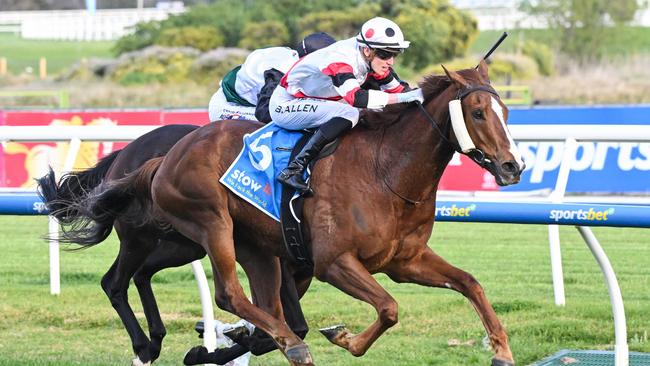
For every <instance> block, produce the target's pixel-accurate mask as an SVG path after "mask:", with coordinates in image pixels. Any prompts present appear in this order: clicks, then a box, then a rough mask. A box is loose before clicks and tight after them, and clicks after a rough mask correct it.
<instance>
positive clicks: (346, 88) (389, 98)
mask: <svg viewBox="0 0 650 366" xmlns="http://www.w3.org/2000/svg"><path fill="white" fill-rule="evenodd" d="M322 71H323V73H324V74H325V75H328V76H329V77H330V78H331V79H332V84H333V85H334V89H335V90H336V92H337V93H338V94H339V95H340V96H341V97H343V99H344V100H345V101H346V102H348V104H350V105H351V106H353V107H357V108H371V109H378V108H383V107H385V106H386V105H388V104H395V103H404V102H411V101H415V100H419V101H422V93H421V91H420V90H419V89H417V90H415V91H410V92H407V93H400V92H401V91H402V90H403V89H404V88H403V87H402V85H401V84H400V83H399V81H397V80H396V79H395V78H394V77H393V76H392V75H391V73H390V72H388V73H387V75H386V76H382V78H380V80H387V81H388V82H387V83H385V84H384V86H383V87H382V89H384V90H385V91H383V90H372V89H371V90H366V89H363V88H361V85H360V84H359V82H358V81H357V79H356V78H355V76H354V72H353V69H352V67H351V66H350V65H347V64H342V63H339V64H331V65H329V66H328V67H327V68H325V69H324V70H322Z"/></svg>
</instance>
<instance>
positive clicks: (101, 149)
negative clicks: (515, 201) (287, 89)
mask: <svg viewBox="0 0 650 366" xmlns="http://www.w3.org/2000/svg"><path fill="white" fill-rule="evenodd" d="M208 122H209V118H208V113H207V111H206V110H201V109H189V110H133V111H128V110H127V111H124V110H121V111H114V110H105V111H101V110H93V111H65V112H48V111H2V110H0V126H1V125H4V126H86V125H88V126H109V125H119V126H128V125H161V126H162V125H169V124H194V125H203V124H206V123H208ZM124 146H126V143H125V142H93V141H90V142H83V143H82V144H81V149H80V151H79V154H78V155H77V159H76V161H75V162H74V165H73V169H75V170H78V169H86V168H89V167H92V166H94V165H95V164H97V162H98V161H99V159H101V158H102V157H104V156H106V155H108V154H110V153H111V152H112V151H115V150H119V149H122V148H124ZM67 151H68V143H67V142H57V143H46V142H38V143H23V142H8V143H6V144H3V146H2V147H0V187H14V188H33V187H35V182H34V179H35V178H38V177H41V176H43V175H44V174H46V173H47V171H48V169H49V167H50V166H51V167H52V168H54V170H55V171H56V172H57V173H59V172H60V171H61V169H62V167H63V162H64V160H65V158H66V154H67ZM57 175H58V174H57ZM439 188H440V189H444V190H460V191H485V190H489V191H493V190H497V189H498V187H497V185H496V183H495V181H494V178H493V177H492V175H490V173H487V172H486V171H484V170H483V169H481V168H480V167H479V166H477V165H476V164H475V163H474V162H472V161H471V160H470V159H468V158H467V157H465V156H462V157H459V156H458V155H455V156H454V158H453V159H452V161H451V163H450V164H449V166H448V167H447V169H446V170H445V174H444V175H443V177H442V180H441V181H440V186H439Z"/></svg>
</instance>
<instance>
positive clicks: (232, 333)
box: [223, 325, 251, 344]
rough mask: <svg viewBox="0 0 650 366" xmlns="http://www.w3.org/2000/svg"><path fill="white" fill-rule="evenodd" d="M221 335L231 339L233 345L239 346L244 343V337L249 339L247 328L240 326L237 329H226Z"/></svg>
mask: <svg viewBox="0 0 650 366" xmlns="http://www.w3.org/2000/svg"><path fill="white" fill-rule="evenodd" d="M223 335H225V336H226V337H228V338H230V339H232V340H233V341H234V342H235V343H238V344H240V343H242V342H243V341H244V338H245V337H250V335H251V334H250V332H249V331H248V328H246V327H245V326H243V325H241V326H239V327H235V328H232V329H228V330H227V331H225V332H223Z"/></svg>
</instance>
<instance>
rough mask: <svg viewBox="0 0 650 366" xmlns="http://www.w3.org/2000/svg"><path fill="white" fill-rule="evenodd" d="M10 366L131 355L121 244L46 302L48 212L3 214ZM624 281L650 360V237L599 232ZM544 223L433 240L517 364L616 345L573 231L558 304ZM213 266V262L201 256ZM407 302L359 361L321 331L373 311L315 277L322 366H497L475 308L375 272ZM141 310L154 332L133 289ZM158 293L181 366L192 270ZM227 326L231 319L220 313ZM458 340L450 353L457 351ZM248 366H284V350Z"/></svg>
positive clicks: (170, 351)
mask: <svg viewBox="0 0 650 366" xmlns="http://www.w3.org/2000/svg"><path fill="white" fill-rule="evenodd" d="M0 228H1V229H0V253H2V260H0V314H1V315H0V365H15V364H21V365H80V364H83V365H114V364H127V363H128V362H129V360H130V359H131V358H132V357H133V356H132V352H131V350H130V341H129V339H128V336H127V334H126V332H125V330H124V329H123V327H122V324H121V322H120V320H119V318H118V317H117V315H116V313H115V312H114V310H113V309H112V307H111V305H110V303H109V301H108V299H107V298H106V297H105V295H104V294H103V292H102V290H101V288H100V286H99V281H100V278H101V276H102V275H103V273H104V272H105V271H106V270H107V269H108V267H109V266H110V264H111V263H112V261H113V259H114V256H115V255H116V253H117V249H118V246H117V241H116V238H115V236H111V237H110V239H109V240H107V241H106V242H105V243H102V244H101V245H99V246H97V247H94V248H90V249H88V250H84V251H80V252H72V253H71V252H62V254H61V273H62V276H61V277H62V278H61V282H62V290H61V295H60V296H50V295H49V285H48V281H49V280H48V264H49V262H48V246H47V244H46V243H45V242H43V241H42V240H41V239H40V236H42V235H44V234H45V231H46V229H47V221H46V219H45V218H44V217H9V216H4V217H0ZM594 232H595V234H596V236H597V237H598V238H599V240H600V242H601V244H602V245H603V247H604V249H605V251H606V252H607V253H608V255H609V256H610V260H611V261H612V264H613V266H614V269H615V271H616V273H617V276H618V279H619V283H620V286H621V289H622V293H623V298H624V301H625V308H626V315H627V323H628V338H629V342H630V349H631V350H632V351H640V352H650V342H648V332H649V331H650V319H649V318H648V317H647V313H648V306H649V304H650V301H649V300H650V294H649V293H648V291H647V289H648V288H649V287H650V286H649V285H650V266H649V265H648V264H649V262H648V261H649V259H648V258H650V246H648V244H649V243H650V240H649V239H650V231H648V230H643V229H617V228H596V229H594ZM546 233H547V230H546V227H545V226H540V225H527V226H521V225H506V224H499V225H496V224H460V223H438V224H436V227H435V229H434V234H433V237H432V239H431V245H432V246H433V247H434V248H435V249H436V250H437V252H438V253H439V254H441V255H442V256H443V257H445V258H446V259H447V260H449V261H450V262H451V263H453V264H455V265H457V266H459V267H461V268H463V269H465V270H467V271H469V272H470V273H472V274H473V275H474V276H475V277H476V278H477V279H478V280H479V281H480V282H481V283H482V284H483V286H484V288H485V291H486V293H487V296H488V298H489V299H490V300H491V301H492V304H493V305H494V308H495V310H496V312H497V314H499V317H500V319H501V321H502V322H503V324H504V326H505V327H506V328H507V329H508V331H509V335H510V342H511V348H512V351H513V353H514V355H515V359H516V360H517V362H518V364H520V365H525V364H530V363H532V362H534V361H535V360H539V359H541V358H543V357H545V356H548V355H550V354H553V353H555V352H556V351H557V350H559V349H611V348H612V344H613V340H614V329H613V322H612V315H611V307H610V304H609V299H608V294H607V288H606V286H605V284H604V282H603V277H602V275H601V273H600V270H599V269H598V266H597V264H596V263H595V261H594V259H593V258H592V256H591V254H590V252H589V250H588V249H587V247H586V245H585V244H584V243H583V242H582V240H581V238H580V236H579V234H578V233H577V231H576V230H575V229H573V228H571V227H564V228H562V231H561V233H562V250H563V253H562V254H563V262H564V274H565V283H566V294H567V305H566V306H565V307H556V306H555V305H554V304H553V290H552V285H551V274H550V269H549V266H550V265H549V258H548V244H547V239H546ZM204 266H205V267H206V268H207V263H206V262H205V261H204ZM376 277H377V278H378V280H379V282H380V283H381V284H382V285H383V286H384V287H385V288H386V289H387V290H388V291H389V292H390V293H391V294H392V295H393V296H394V297H395V298H396V300H397V301H398V302H399V304H400V322H399V324H398V325H396V326H395V327H393V328H392V329H390V330H389V331H388V332H387V333H386V334H385V335H384V336H383V337H381V338H380V339H379V340H378V341H377V342H376V343H375V345H374V346H373V347H372V348H371V349H370V350H369V351H368V353H367V354H366V355H365V356H363V357H361V358H355V357H353V356H351V355H350V354H348V353H347V352H346V351H344V350H343V349H340V348H338V347H336V346H334V345H332V344H330V343H328V342H327V341H326V340H325V339H324V338H323V337H322V336H320V334H319V333H318V331H317V328H320V327H326V326H330V325H334V324H339V323H345V324H346V325H347V326H348V327H349V328H350V329H351V330H353V331H355V332H357V331H360V330H362V329H363V328H365V327H366V326H368V325H369V324H370V322H372V321H374V319H375V313H374V310H372V309H371V308H370V306H368V305H367V304H365V303H361V302H359V301H357V300H354V299H352V298H350V297H348V296H346V295H344V294H343V293H341V292H340V291H338V290H337V289H335V288H333V287H331V286H329V285H326V284H323V283H320V282H317V281H315V282H314V283H313V284H312V287H311V288H310V290H309V292H308V293H307V294H306V296H305V298H304V299H303V301H302V303H303V307H304V311H305V313H306V318H307V320H308V322H309V324H310V327H311V329H312V331H311V332H310V333H309V335H308V336H307V343H308V344H309V345H310V347H311V350H312V353H313V355H314V358H315V361H316V362H317V364H320V365H388V364H390V365H486V364H489V360H490V358H491V356H492V355H491V353H490V352H488V351H486V350H485V349H484V347H483V346H482V339H483V337H484V335H485V332H484V330H483V327H482V325H481V323H480V321H479V319H478V317H477V315H476V314H475V312H474V310H473V309H472V307H471V306H470V305H469V303H468V301H467V300H466V299H464V298H463V297H462V296H461V295H460V294H457V293H454V292H451V291H449V290H444V289H430V288H425V287H421V286H416V285H409V284H402V285H398V284H395V283H393V282H391V281H390V280H389V279H388V278H387V277H386V276H384V275H378V276H376ZM131 287H132V288H131V289H130V290H129V295H130V299H131V303H132V306H133V308H134V310H135V312H136V315H137V316H138V319H139V320H140V321H141V323H143V324H144V323H145V319H144V315H143V314H142V310H141V306H140V304H139V300H138V297H137V293H136V292H135V291H134V289H133V286H131ZM154 291H155V293H156V295H157V297H158V303H159V306H160V309H161V312H162V317H163V320H164V321H165V324H166V326H167V331H168V335H167V337H166V338H165V341H164V343H163V351H162V355H161V358H160V359H159V360H158V361H157V362H156V364H157V365H178V364H180V363H181V360H182V357H183V354H184V352H185V351H186V350H187V349H189V347H191V346H194V345H197V344H200V343H201V341H200V340H199V339H198V338H197V337H196V334H195V333H194V331H193V327H194V324H195V322H196V321H197V320H199V318H200V316H201V307H200V302H199V297H198V290H197V286H196V283H195V282H194V279H193V275H192V272H191V270H190V268H189V266H184V267H181V268H176V269H168V270H166V271H163V272H161V273H160V274H159V275H157V276H155V277H154ZM216 316H217V318H219V319H221V320H223V321H227V322H232V321H235V320H236V318H234V317H233V316H232V315H230V314H227V313H224V312H222V311H219V310H217V314H216ZM452 339H455V340H459V341H460V342H461V343H467V345H461V346H456V347H452V346H449V345H448V342H449V341H450V340H452ZM250 364H251V365H259V366H261V365H285V364H286V361H284V359H283V358H282V357H281V356H280V355H279V354H278V352H274V353H271V354H268V355H266V356H263V357H256V358H252V359H251V363H250Z"/></svg>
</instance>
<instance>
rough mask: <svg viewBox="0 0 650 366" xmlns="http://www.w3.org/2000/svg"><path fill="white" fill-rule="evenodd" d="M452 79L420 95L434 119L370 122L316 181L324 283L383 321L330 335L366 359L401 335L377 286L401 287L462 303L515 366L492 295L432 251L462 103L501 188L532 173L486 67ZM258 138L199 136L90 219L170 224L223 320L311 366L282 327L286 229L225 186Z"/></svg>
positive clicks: (213, 131) (226, 127)
mask: <svg viewBox="0 0 650 366" xmlns="http://www.w3.org/2000/svg"><path fill="white" fill-rule="evenodd" d="M445 72H446V76H429V77H427V78H425V80H424V81H423V82H422V83H421V84H420V86H421V88H422V89H423V92H424V96H425V102H424V103H423V105H422V107H423V108H422V109H424V110H425V111H426V113H422V111H421V110H420V109H418V108H417V107H416V106H413V105H395V106H389V107H387V108H385V109H384V110H383V111H367V112H366V113H365V114H364V115H363V120H364V121H363V122H362V123H361V124H360V125H359V126H358V127H356V128H355V129H353V130H352V131H351V132H350V133H348V134H347V135H345V136H343V137H342V138H341V142H340V145H339V147H338V150H337V151H336V153H334V154H333V155H332V156H329V157H327V158H324V159H322V160H320V161H319V162H318V163H317V164H316V165H315V167H314V169H313V174H312V178H311V187H312V188H313V190H314V192H315V193H314V195H313V196H312V197H310V198H308V199H306V201H305V207H304V215H305V217H304V221H303V222H304V224H305V229H306V234H305V235H307V237H308V238H309V241H310V242H311V252H312V256H313V262H314V264H315V266H314V276H315V277H316V278H318V279H319V280H321V281H324V282H328V283H330V284H331V285H333V286H335V287H337V288H338V289H340V290H342V291H343V292H345V293H347V294H348V295H350V296H352V297H354V298H356V299H359V300H362V301H364V302H367V303H369V304H370V305H372V306H373V307H374V308H375V310H376V312H377V316H378V317H377V319H376V320H375V321H374V322H373V323H372V324H370V326H368V327H367V328H366V329H365V330H363V331H362V332H361V333H359V334H353V333H351V332H350V331H348V330H347V329H345V328H344V327H342V326H338V327H332V328H328V329H326V330H324V331H323V333H324V334H325V335H326V336H327V337H328V339H329V340H330V341H331V342H332V343H334V344H336V345H338V346H340V347H343V348H345V349H347V350H348V351H349V352H350V353H352V354H353V355H355V356H361V355H363V354H364V353H365V352H366V351H367V350H368V348H369V347H370V346H371V345H372V344H373V343H374V342H375V341H376V340H377V339H378V338H379V337H380V336H381V335H382V334H383V333H384V332H385V331H386V330H387V329H388V328H390V327H392V326H393V325H395V324H396V323H397V317H398V313H397V303H396V301H395V300H394V299H393V298H392V297H391V296H390V294H388V293H387V292H386V291H385V290H384V289H383V288H382V287H381V286H380V285H379V284H378V283H377V281H376V280H375V279H374V278H373V276H372V274H373V273H378V272H382V273H385V274H387V275H388V276H389V277H390V278H391V279H393V280H394V281H396V282H410V283H417V284H421V285H424V286H430V287H444V288H449V289H453V290H455V291H458V292H460V293H462V294H463V295H464V296H465V297H467V298H468V299H469V301H470V302H471V303H472V305H473V306H474V308H475V309H476V311H477V313H478V315H479V317H480V319H481V321H482V322H483V325H484V327H485V329H486V331H487V334H488V337H489V341H490V344H491V346H492V349H493V351H494V358H493V359H492V364H493V365H513V364H514V360H513V357H512V353H511V351H510V347H509V345H508V337H507V335H506V332H505V330H504V328H503V327H502V325H501V323H500V322H499V320H498V319H497V316H496V314H495V312H494V310H493V308H492V306H491V305H490V303H489V302H488V300H487V298H486V296H485V294H484V292H483V289H482V287H481V286H480V284H479V283H478V282H477V281H476V279H474V277H473V276H471V275H470V274H469V273H467V272H465V271H462V270H460V269H458V268H456V267H454V266H452V265H450V264H449V263H447V262H446V261H445V260H444V259H443V258H441V257H440V256H438V255H437V254H436V253H435V252H434V251H433V250H432V249H431V248H430V247H429V246H428V245H427V241H428V239H429V237H430V236H431V230H432V229H433V223H434V218H435V217H434V214H435V205H434V204H435V199H436V190H437V186H438V183H439V181H440V178H441V176H442V173H443V171H444V169H445V167H446V166H447V164H448V163H449V161H450V160H451V157H452V155H453V153H454V151H455V150H458V149H459V147H458V145H457V140H458V138H457V137H456V136H455V134H453V133H452V128H451V118H450V107H448V105H449V103H450V102H451V101H454V100H457V99H460V104H461V109H462V111H461V113H462V116H463V117H464V122H463V123H464V125H465V127H466V129H467V132H468V135H469V137H470V138H471V141H472V142H473V143H474V145H475V147H476V149H474V150H472V151H473V152H472V153H471V156H472V157H473V159H474V160H475V161H477V162H479V163H480V165H481V166H483V167H484V168H485V169H487V170H488V171H489V172H490V173H491V174H492V175H494V177H495V179H496V181H497V183H498V184H500V185H508V184H514V183H517V182H518V181H519V176H520V174H521V171H522V170H523V168H524V164H523V162H522V161H521V158H520V156H519V153H518V152H517V150H516V147H515V146H514V142H513V141H512V138H511V137H510V135H509V133H508V131H507V128H506V124H505V121H506V119H507V114H508V110H507V108H506V106H505V105H504V104H503V103H502V102H501V100H500V98H499V97H498V95H497V93H496V92H495V91H494V89H493V88H492V87H491V86H490V83H489V78H488V69H487V65H486V64H485V62H483V61H482V62H481V63H480V64H479V66H478V67H477V68H476V69H467V70H460V71H458V72H453V71H447V70H445ZM253 130H254V128H253V127H252V126H251V124H249V123H238V122H232V123H223V124H211V125H207V126H204V127H202V128H199V129H198V130H196V131H194V132H192V133H190V134H188V135H187V136H185V137H184V138H182V139H181V140H180V141H179V142H178V143H177V144H176V145H174V147H173V148H172V149H171V150H170V151H169V153H168V154H167V155H166V156H165V157H164V158H157V159H152V160H149V161H148V162H146V163H145V164H144V165H143V166H142V168H140V169H139V170H138V171H136V172H134V173H133V174H131V175H129V176H127V177H126V178H124V179H121V180H118V181H115V182H114V183H113V184H112V185H109V186H108V187H106V188H105V189H104V191H103V192H96V193H97V196H96V200H95V203H93V204H92V205H91V206H93V209H98V210H101V209H107V210H110V209H111V204H114V202H115V201H116V199H114V198H117V197H119V196H120V195H123V196H124V197H128V196H130V197H135V198H136V199H137V200H139V201H140V203H141V204H142V205H143V206H142V207H143V210H142V211H140V212H138V214H137V216H138V218H140V219H144V220H160V221H163V222H165V223H169V224H170V225H171V226H172V227H173V228H174V229H175V230H177V231H178V232H180V233H181V234H183V235H184V236H186V237H187V238H190V239H191V240H192V241H194V242H196V243H198V244H200V245H201V246H202V247H203V248H204V249H205V250H206V252H207V254H208V256H209V257H210V260H211V263H212V271H213V274H214V282H215V288H216V291H215V292H216V294H215V300H216V303H217V305H218V306H219V307H220V308H222V309H224V310H227V311H230V312H231V313H233V314H235V315H237V316H239V317H241V318H244V319H246V320H248V321H249V322H251V323H253V324H255V326H256V327H257V328H259V329H262V330H263V331H264V332H266V333H268V334H269V335H270V336H271V337H272V339H273V340H274V341H275V343H276V344H277V345H278V348H279V349H280V350H281V351H282V352H283V354H284V355H285V357H286V358H287V359H288V360H289V362H290V363H291V364H292V365H313V360H312V357H311V354H310V352H309V349H308V347H307V345H306V344H305V343H304V342H303V340H302V339H301V338H300V337H298V336H297V335H296V334H294V333H293V332H292V331H291V329H289V327H288V326H287V325H286V323H285V322H284V314H283V312H282V307H281V304H280V297H279V290H280V264H279V260H278V257H286V256H287V255H286V252H285V249H284V246H283V245H282V233H281V230H280V225H279V224H278V223H277V222H276V221H274V220H273V219H271V218H269V217H268V216H267V215H265V214H264V213H262V212H260V211H259V210H258V209H257V208H255V207H254V206H253V205H250V204H248V203H246V202H244V201H243V200H242V199H240V198H239V197H238V196H237V195H235V194H233V193H232V192H230V191H229V190H228V189H227V188H225V187H224V186H223V185H221V184H219V183H218V180H219V178H220V177H221V176H222V175H223V174H224V172H225V171H226V170H227V169H228V167H229V165H230V164H231V162H232V161H233V160H234V159H235V157H236V156H237V155H238V154H239V152H240V150H241V148H242V137H243V136H244V135H245V134H247V133H250V132H252V131H253ZM477 152H478V153H477ZM234 238H239V239H242V238H243V239H244V240H235V239H234ZM235 243H236V244H237V245H236V246H235ZM241 246H245V248H241ZM241 249H244V250H245V252H246V253H247V255H248V256H247V260H248V261H251V262H254V263H255V265H256V268H258V269H259V270H258V271H257V272H256V274H257V275H259V276H255V275H253V276H249V280H250V282H251V287H252V290H253V293H255V294H257V295H258V297H257V301H256V304H255V305H254V304H252V303H251V302H250V301H249V300H248V299H247V298H246V295H245V293H244V291H243V289H242V287H241V284H240V283H239V281H238V279H237V274H236V272H235V260H236V259H237V260H239V258H237V256H236V253H237V254H238V253H239V252H240V250H241Z"/></svg>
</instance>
